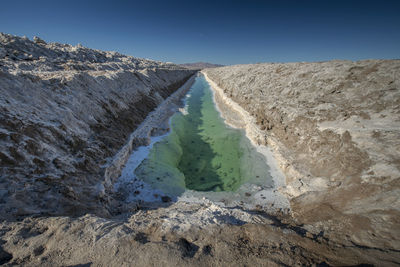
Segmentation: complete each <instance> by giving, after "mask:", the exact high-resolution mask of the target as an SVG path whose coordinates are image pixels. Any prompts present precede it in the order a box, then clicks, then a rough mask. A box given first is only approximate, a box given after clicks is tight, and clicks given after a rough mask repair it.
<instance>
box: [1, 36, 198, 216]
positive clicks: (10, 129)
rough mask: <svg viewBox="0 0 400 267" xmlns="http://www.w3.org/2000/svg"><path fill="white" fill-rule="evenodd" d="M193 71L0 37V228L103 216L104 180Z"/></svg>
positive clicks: (106, 209)
mask: <svg viewBox="0 0 400 267" xmlns="http://www.w3.org/2000/svg"><path fill="white" fill-rule="evenodd" d="M193 74H194V71H190V70H187V69H184V68H182V67H179V66H177V65H173V64H165V63H162V62H156V61H150V60H143V59H138V58H134V57H131V56H124V55H121V54H118V53H116V52H104V51H99V50H93V49H89V48H85V47H82V46H80V45H78V46H71V45H67V44H58V43H50V44H47V43H46V42H44V41H43V40H41V39H39V38H34V41H30V40H28V39H27V38H20V37H15V36H12V35H8V34H0V109H1V113H0V147H1V150H0V160H1V163H0V164H1V169H0V176H1V180H0V218H7V219H11V218H18V217H19V216H25V215H28V214H42V215H43V214H64V215H65V214H72V215H79V214H85V213H86V212H88V211H91V212H95V213H97V214H102V215H109V213H110V207H109V199H108V198H109V196H108V194H107V192H105V191H106V190H107V188H104V185H103V182H104V172H105V169H106V168H107V166H108V165H109V164H110V161H111V158H112V157H113V156H114V155H115V154H116V152H117V151H118V150H119V149H120V148H121V147H122V146H123V145H124V144H125V143H126V142H127V140H128V137H129V135H130V134H131V133H132V132H133V130H134V129H135V128H136V127H137V126H138V125H139V124H140V123H141V122H142V121H143V120H144V119H145V118H146V116H147V114H148V113H149V112H150V111H152V110H153V109H154V108H156V107H157V106H158V105H159V104H160V103H161V102H162V101H163V100H164V99H166V98H167V97H168V96H169V95H170V94H171V93H173V92H174V91H175V90H176V89H178V88H179V87H180V86H181V85H182V84H183V83H185V81H187V80H188V79H189V77H190V76H192V75H193Z"/></svg>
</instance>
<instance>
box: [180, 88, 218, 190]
mask: <svg viewBox="0 0 400 267" xmlns="http://www.w3.org/2000/svg"><path fill="white" fill-rule="evenodd" d="M204 96H205V90H204V89H200V90H199V89H197V90H193V91H192V95H191V97H190V98H189V100H188V114H187V115H185V118H184V119H183V127H182V130H183V131H184V132H181V133H178V135H179V141H180V144H181V147H182V157H181V160H180V162H179V164H178V169H179V170H180V171H181V172H182V173H183V174H184V175H185V183H186V188H188V189H191V190H196V191H222V190H223V185H224V182H223V180H222V179H221V178H220V176H219V175H218V173H217V172H216V171H215V168H214V167H213V165H212V160H213V159H214V158H215V156H216V155H217V154H216V153H215V152H214V151H213V149H212V147H211V145H210V144H209V143H208V142H206V141H208V137H207V136H204V135H202V133H203V130H202V129H201V126H202V125H203V124H204V121H203V120H204V118H203V117H202V106H203V103H204V101H203V100H204V99H203V98H204ZM204 139H206V140H204Z"/></svg>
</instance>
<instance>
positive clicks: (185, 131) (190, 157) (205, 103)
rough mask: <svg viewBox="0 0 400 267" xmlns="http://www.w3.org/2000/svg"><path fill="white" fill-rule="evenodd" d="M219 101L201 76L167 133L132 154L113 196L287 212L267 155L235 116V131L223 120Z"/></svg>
mask: <svg viewBox="0 0 400 267" xmlns="http://www.w3.org/2000/svg"><path fill="white" fill-rule="evenodd" d="M218 97H219V98H220V96H219V95H218V93H217V92H216V91H215V88H212V87H211V86H210V83H209V82H208V81H207V80H206V77H204V75H203V74H199V75H198V76H197V77H196V80H195V81H194V83H193V84H192V86H191V88H190V90H189V91H188V93H187V95H186V96H185V97H184V98H183V101H182V105H181V108H179V109H178V111H177V112H175V113H174V114H173V115H172V117H171V118H170V120H169V127H168V128H169V131H168V133H167V134H164V136H162V137H160V136H157V133H156V134H154V136H153V137H151V141H150V142H149V143H148V144H149V145H146V146H141V147H139V148H137V149H136V151H134V152H133V153H132V154H131V156H130V158H129V160H128V163H127V164H126V166H125V168H124V170H123V171H122V173H123V175H122V176H121V177H120V178H119V180H118V182H117V183H116V185H115V187H114V189H115V191H119V192H123V195H124V196H125V199H126V201H127V202H130V203H132V202H137V201H139V202H140V203H142V204H143V203H147V204H151V205H154V204H155V203H160V202H163V201H166V200H168V201H169V200H171V201H174V202H175V201H185V202H196V203H199V202H200V203H202V202H205V201H211V202H212V203H213V204H216V205H218V206H220V207H237V206H239V207H242V208H245V209H254V208H258V209H259V208H262V209H268V210H271V209H272V210H280V211H282V210H285V211H288V210H289V204H288V202H287V200H286V199H285V197H284V196H283V195H281V194H280V193H279V191H278V188H279V187H280V186H282V181H283V175H282V174H281V173H280V172H279V168H278V167H277V164H276V161H275V160H274V158H273V156H272V153H271V151H270V150H269V148H268V147H266V146H264V145H260V144H256V143H254V142H252V141H250V139H249V138H248V137H247V136H246V134H247V133H248V131H247V129H246V130H244V129H241V127H240V125H238V124H239V123H242V125H245V123H246V121H243V118H241V117H239V116H237V114H236V113H237V111H236V110H232V111H231V116H236V117H237V124H236V125H233V124H231V123H229V120H228V119H227V116H226V114H225V115H223V117H221V114H224V113H229V106H226V107H223V106H222V104H221V103H218V102H219V101H217V98H218ZM216 103H217V105H216ZM221 110H224V113H222V112H221ZM225 122H228V123H229V125H228V124H226V123H225ZM232 126H234V127H232ZM158 135H159V133H158Z"/></svg>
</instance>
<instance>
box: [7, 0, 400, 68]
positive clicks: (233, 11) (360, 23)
mask: <svg viewBox="0 0 400 267" xmlns="http://www.w3.org/2000/svg"><path fill="white" fill-rule="evenodd" d="M0 31H1V32H5V33H11V34H14V35H19V36H23V35H26V36H27V37H29V38H32V37H33V36H34V35H37V36H39V37H41V38H43V39H45V40H47V41H50V42H60V43H70V44H78V43H81V44H82V45H84V46H87V47H90V48H96V49H102V50H114V51H118V52H121V53H124V54H129V55H133V56H136V57H143V58H151V59H155V60H161V61H172V62H175V63H183V62H195V61H207V62H212V63H221V64H239V63H255V62H293V61H322V60H330V59H351V60H359V59H369V58H379V59H381V58H400V0H399V1H384V0H381V1H367V0H365V1H351V0H348V1H341V0H335V1H329V0H320V1H301V0H298V1H279V0H275V1H251V0H248V1H235V0H231V1H218V0H214V1H207V0H197V1H191V0H186V1H168V0H164V1H152V0H143V1H123V0H113V1H102V0H97V1H85V0H80V1H76V0H67V1H56V0H52V1H42V0H29V1H20V0H5V1H1V3H0Z"/></svg>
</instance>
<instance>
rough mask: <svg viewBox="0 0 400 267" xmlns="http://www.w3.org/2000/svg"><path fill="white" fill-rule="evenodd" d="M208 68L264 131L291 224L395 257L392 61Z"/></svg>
mask: <svg viewBox="0 0 400 267" xmlns="http://www.w3.org/2000/svg"><path fill="white" fill-rule="evenodd" d="M205 73H206V74H207V75H208V77H209V78H210V79H211V80H212V81H214V82H215V83H216V84H218V86H219V87H221V88H222V89H223V90H224V93H225V94H226V95H227V96H229V97H230V98H231V99H232V100H233V101H235V102H236V103H238V104H239V105H240V106H241V107H242V108H244V109H245V110H246V111H248V112H249V114H251V116H252V117H254V118H255V119H256V124H257V125H258V128H259V129H261V130H263V131H264V133H265V138H264V140H262V142H264V143H267V144H269V145H270V146H272V147H273V148H274V150H275V156H276V158H277V159H278V160H279V161H280V167H281V169H282V170H283V171H284V173H285V176H286V186H285V187H282V188H281V189H280V191H281V192H283V193H284V194H286V195H287V197H288V198H289V199H290V203H291V208H292V214H293V217H294V219H295V220H296V221H297V222H298V223H301V224H304V225H305V227H306V228H308V229H312V228H314V229H317V228H318V229H320V230H321V231H322V232H324V235H325V236H326V237H327V238H329V239H330V240H336V241H337V242H339V243H347V244H352V245H354V246H358V247H360V248H365V249H366V251H368V250H369V251H372V250H381V251H385V252H386V253H389V254H390V253H393V254H394V255H396V257H399V256H400V254H399V252H400V227H399V226H400V224H399V222H400V61H399V60H386V61H384V60H367V61H359V62H351V61H330V62H321V63H289V64H256V65H237V66H228V67H223V68H216V69H207V70H205ZM365 253H368V252H365ZM397 263H399V261H397Z"/></svg>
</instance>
